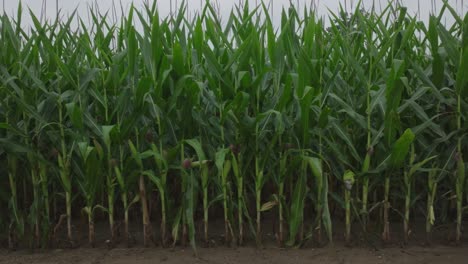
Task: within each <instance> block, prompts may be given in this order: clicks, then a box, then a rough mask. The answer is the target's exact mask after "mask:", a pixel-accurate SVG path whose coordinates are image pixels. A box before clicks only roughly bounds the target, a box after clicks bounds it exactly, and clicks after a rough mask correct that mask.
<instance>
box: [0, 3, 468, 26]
mask: <svg viewBox="0 0 468 264" xmlns="http://www.w3.org/2000/svg"><path fill="white" fill-rule="evenodd" d="M145 1H150V2H151V0H58V1H57V0H21V2H22V3H23V6H28V7H29V8H30V9H31V10H33V12H34V13H35V14H36V15H37V16H38V17H40V16H41V14H43V15H44V17H47V18H49V19H50V18H55V16H56V13H57V12H56V10H57V5H56V3H57V2H58V8H59V9H61V10H62V14H64V15H66V14H69V13H70V12H72V11H73V10H74V9H75V8H77V10H78V14H79V15H81V16H82V17H83V18H87V12H86V10H87V7H88V6H89V5H95V4H96V3H98V4H97V5H98V6H99V8H100V10H109V9H111V8H112V6H113V5H116V6H117V7H119V10H120V5H121V4H122V6H123V7H124V8H125V9H128V7H129V6H130V5H131V4H132V3H133V4H134V5H135V6H137V7H138V6H141V5H142V4H143V3H144V2H145ZM205 1H207V0H186V2H187V4H188V10H189V15H193V14H194V13H195V12H197V11H199V10H200V7H201V5H202V3H204V2H205ZM243 1H248V2H249V3H251V4H253V5H255V4H257V3H259V2H260V1H261V0H243ZM388 1H389V0H362V2H363V4H364V6H365V7H370V6H372V5H375V7H376V9H377V10H380V8H381V7H385V5H386V3H387V2H388ZM390 1H391V0H390ZM19 2H20V0H0V3H1V4H2V5H1V6H0V11H1V12H0V13H3V11H6V12H7V13H8V14H15V13H16V11H17V7H18V3H19ZM181 2H182V0H172V1H171V0H159V1H158V9H159V12H160V15H161V16H163V17H164V16H167V15H169V14H170V12H171V10H172V11H173V12H175V10H177V6H178V5H180V3H181ZM211 2H218V3H222V4H220V5H219V7H220V14H221V16H222V17H227V16H228V15H229V12H230V10H231V8H232V7H233V5H235V4H238V3H240V2H242V0H218V1H214V0H211ZM264 2H265V3H270V2H271V3H274V4H273V8H271V9H270V12H271V14H272V17H273V20H274V22H275V24H278V22H279V17H280V14H281V13H280V12H281V7H287V6H289V4H290V2H292V3H293V4H294V5H296V6H298V7H299V8H300V9H302V8H304V6H305V5H310V4H311V3H313V4H316V5H317V6H318V12H319V14H320V15H321V16H326V15H327V13H328V10H327V9H330V10H332V11H336V10H338V7H339V5H340V4H341V5H342V6H343V7H347V8H348V10H350V9H351V8H352V7H353V6H354V5H356V3H357V2H358V0H264ZM392 2H395V3H396V2H398V1H392ZM400 2H401V3H402V4H403V5H404V6H407V7H408V8H409V10H410V12H411V14H413V15H419V16H420V18H421V20H423V21H426V20H427V18H428V16H429V14H430V13H431V12H436V13H437V12H438V10H440V8H441V6H442V0H400ZM171 3H172V4H171ZM449 3H451V5H452V6H453V7H456V10H457V11H458V12H459V14H461V15H462V14H465V13H466V12H467V10H468V0H449ZM253 5H252V6H253ZM23 20H24V22H25V24H28V23H30V18H29V15H28V14H27V13H26V12H25V14H24V18H23ZM451 21H453V20H452V18H451V17H450V16H447V17H446V22H448V23H450V22H451Z"/></svg>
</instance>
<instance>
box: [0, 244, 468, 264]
mask: <svg viewBox="0 0 468 264" xmlns="http://www.w3.org/2000/svg"><path fill="white" fill-rule="evenodd" d="M198 255H199V256H198V258H197V257H196V256H194V254H193V251H192V250H191V249H188V248H187V249H172V250H171V249H157V248H147V249H145V248H131V249H127V248H125V249H124V248H115V249H112V250H108V249H105V248H98V249H90V248H80V249H68V250H67V249H60V250H53V251H49V252H41V253H31V252H28V251H18V252H7V251H0V263H2V264H13V263H15V264H16V263H18V264H20V263H21V264H23V263H24V264H46V263H47V264H61V263H64V264H75V263H76V264H78V263H90V264H107V263H109V264H120V263H135V264H145V263H167V264H170V263H185V264H187V263H220V264H222V263H226V264H228V263H245V264H247V263H253V264H263V263H268V264H275V263H320V264H332V263H340V264H342V263H343V264H345V263H360V264H371V263H372V264H374V263H375V264H379V263H392V264H400V263H424V264H432V263H449V264H458V263H460V264H467V263H468V247H442V246H437V247H431V248H425V247H411V248H405V249H403V248H385V249H381V250H370V249H365V248H346V247H328V248H319V249H311V248H309V249H288V250H285V249H278V248H266V249H261V250H258V249H255V248H252V247H245V248H226V247H216V248H200V249H199V250H198Z"/></svg>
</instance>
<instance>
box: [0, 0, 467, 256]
mask: <svg viewBox="0 0 468 264" xmlns="http://www.w3.org/2000/svg"><path fill="white" fill-rule="evenodd" d="M21 12H22V11H21V8H19V12H18V16H17V17H16V18H10V17H9V16H7V15H3V16H2V17H1V24H0V28H1V29H0V32H1V35H0V210H1V212H2V214H1V215H0V234H1V236H0V239H1V240H2V241H4V242H5V243H6V241H8V242H9V246H10V247H11V248H14V247H16V246H17V245H18V243H20V242H21V243H25V241H26V242H28V243H30V244H29V245H32V246H48V245H50V243H51V242H54V241H56V240H57V239H58V236H59V234H60V230H67V235H68V236H67V239H68V240H69V241H70V242H73V241H76V239H77V237H76V235H77V232H76V229H75V228H74V226H76V225H77V224H78V223H76V222H79V221H78V220H76V219H77V218H79V216H84V217H85V219H86V223H87V226H88V227H89V230H88V231H89V232H88V236H89V243H91V245H94V243H95V238H94V236H95V235H94V234H95V221H98V220H99V221H100V222H106V223H107V225H108V228H109V238H110V241H111V243H117V242H118V241H120V239H124V240H126V241H127V242H129V243H131V241H132V239H130V238H131V234H130V232H129V223H130V222H134V223H137V224H138V225H140V224H142V227H143V230H144V232H143V239H144V245H145V246H147V245H149V244H150V243H151V242H152V241H157V242H158V243H159V242H160V243H162V245H164V246H168V245H170V244H174V245H175V244H176V243H179V242H180V243H182V244H184V243H186V242H190V243H191V244H192V246H193V247H194V248H195V241H196V240H204V241H206V242H209V240H210V236H214V235H220V234H213V233H211V232H210V230H209V227H210V226H211V225H210V224H211V223H213V222H215V221H216V219H221V220H222V221H223V222H224V223H225V234H224V236H225V240H226V242H227V243H238V244H242V243H244V241H245V240H246V239H249V238H251V237H254V238H255V240H256V242H257V243H258V244H259V245H260V244H261V243H262V227H263V226H262V224H264V223H265V221H262V220H265V219H262V217H263V218H264V216H265V215H268V217H269V218H274V219H275V221H273V223H274V228H275V230H276V231H275V232H276V236H277V240H278V243H279V245H281V246H283V245H286V246H293V245H298V244H300V243H302V242H303V241H305V240H307V239H311V238H312V239H313V240H315V241H316V242H318V243H319V244H323V243H325V242H326V241H328V242H331V241H332V238H333V237H334V231H333V229H332V227H333V226H336V225H340V223H342V224H344V226H345V227H346V228H345V239H346V241H347V242H351V241H352V240H353V237H352V234H353V231H354V232H361V233H363V234H366V233H371V234H372V233H373V234H376V233H378V234H379V235H380V234H381V235H382V239H383V240H384V241H390V240H391V237H390V234H391V233H396V232H399V233H402V234H404V235H403V237H404V239H405V241H408V238H409V236H410V234H411V232H412V231H411V230H412V228H411V225H412V224H414V222H412V220H413V219H415V218H416V217H419V218H422V219H425V220H424V221H425V222H426V229H425V230H426V233H427V239H428V242H430V234H431V232H432V227H433V226H434V225H439V224H447V223H448V224H450V225H451V226H453V229H454V230H455V231H456V232H455V236H454V238H453V239H454V240H455V241H456V242H460V241H461V240H460V239H461V235H462V233H461V232H462V222H463V212H464V211H465V210H466V207H465V204H466V202H467V200H468V190H467V183H466V182H467V181H466V179H465V178H466V172H465V166H466V162H465V159H466V158H464V157H466V156H467V155H468V153H467V146H468V140H467V137H466V135H467V128H468V121H467V116H468V115H467V113H468V106H467V103H468V101H467V98H468V97H467V95H468V16H466V17H465V19H464V20H463V18H461V17H459V16H458V15H457V14H456V12H455V11H454V10H453V9H452V8H451V7H450V6H449V5H447V4H445V5H444V7H443V8H442V10H441V13H440V14H439V15H438V16H431V17H430V19H429V21H428V22H427V23H423V22H420V21H417V20H416V18H414V17H411V16H410V15H409V14H408V13H407V10H406V8H404V7H394V6H392V5H389V6H388V7H387V8H386V9H385V10H384V11H383V12H382V13H376V12H374V11H372V10H371V11H369V12H366V11H363V10H360V9H359V8H358V9H356V10H355V11H354V12H353V13H352V14H347V13H345V12H343V10H341V11H340V12H339V13H338V14H333V13H331V14H330V17H329V19H330V23H329V24H330V25H331V26H329V27H327V26H325V23H324V21H323V20H322V19H320V18H318V17H317V16H316V15H315V13H314V12H309V11H305V13H304V14H298V13H297V10H295V9H294V8H291V9H288V10H284V11H283V13H282V17H281V26H280V28H279V29H275V28H274V27H273V25H272V21H271V17H269V15H268V11H267V10H266V7H265V6H259V7H257V8H255V9H253V10H252V9H249V7H248V6H245V7H239V8H237V9H235V10H233V12H232V14H231V16H229V17H228V18H225V20H224V22H223V23H222V22H221V21H220V18H218V17H217V16H216V12H215V10H214V9H213V8H212V6H210V5H209V4H207V5H206V6H205V8H204V10H203V12H202V13H201V14H199V15H198V16H197V17H195V18H194V19H191V20H188V18H187V17H185V16H184V14H185V7H184V6H183V7H181V9H180V10H179V13H178V15H177V16H174V17H168V18H166V19H161V18H160V17H159V16H158V12H157V10H156V6H155V5H154V6H146V8H144V9H143V10H140V11H139V10H137V9H134V8H131V10H130V11H129V12H128V13H127V14H126V15H125V16H124V18H123V21H122V22H121V23H120V24H119V25H114V24H112V23H111V22H110V19H109V18H108V17H107V15H102V14H99V13H97V12H94V11H93V10H90V11H89V15H90V17H91V20H92V23H91V25H90V26H86V25H87V24H86V23H85V22H84V21H82V20H81V19H79V18H78V17H76V16H75V15H72V16H71V17H70V19H69V20H60V19H59V18H58V19H57V20H56V21H54V22H40V21H39V20H38V19H37V18H36V17H35V16H34V14H32V17H33V21H34V25H33V27H32V29H31V30H30V31H29V30H26V29H25V28H24V27H22V24H21ZM443 15H452V16H454V17H455V21H456V22H455V23H454V24H453V25H447V26H446V25H444V24H443V23H441V19H442V16H443ZM73 21H78V22H79V27H78V28H77V29H75V28H73V27H72V26H71V23H72V22H73ZM135 21H138V24H139V25H140V24H141V29H140V28H138V29H136V24H135ZM332 210H333V211H332ZM331 212H333V213H331ZM452 212H455V213H452ZM331 215H332V216H331ZM97 216H100V217H97ZM103 216H105V218H104V217H103ZM210 217H211V218H210ZM214 218H216V219H214ZM341 218H343V219H345V221H341ZM390 222H395V223H400V222H401V223H402V224H401V225H402V228H401V230H395V229H394V228H392V230H390ZM375 223H378V224H377V225H376V224H375ZM334 224H335V225H334ZM157 225H159V226H160V227H158V228H155V226H157ZM62 227H63V228H62ZM65 227H66V228H65ZM119 230H120V231H119ZM119 234H121V235H119ZM340 235H341V234H340ZM323 236H325V237H326V240H324V238H323ZM155 237H157V239H156V238H155Z"/></svg>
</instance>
